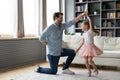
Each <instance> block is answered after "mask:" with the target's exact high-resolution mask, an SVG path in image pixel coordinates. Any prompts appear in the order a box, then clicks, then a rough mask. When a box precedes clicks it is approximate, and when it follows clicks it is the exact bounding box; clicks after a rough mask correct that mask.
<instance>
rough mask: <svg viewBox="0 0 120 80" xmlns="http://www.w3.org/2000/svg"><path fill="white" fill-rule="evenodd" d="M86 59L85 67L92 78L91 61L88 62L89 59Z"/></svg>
mask: <svg viewBox="0 0 120 80" xmlns="http://www.w3.org/2000/svg"><path fill="white" fill-rule="evenodd" d="M84 59H85V65H86V68H87V69H88V71H89V72H88V76H89V77H90V76H91V69H90V65H89V61H88V57H84Z"/></svg>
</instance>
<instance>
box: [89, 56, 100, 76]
mask: <svg viewBox="0 0 120 80" xmlns="http://www.w3.org/2000/svg"><path fill="white" fill-rule="evenodd" d="M89 62H90V63H91V65H92V66H93V69H94V72H95V73H96V75H97V74H98V69H97V67H96V64H95V63H94V61H93V57H89Z"/></svg>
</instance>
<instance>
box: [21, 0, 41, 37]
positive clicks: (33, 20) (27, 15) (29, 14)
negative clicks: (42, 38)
mask: <svg viewBox="0 0 120 80" xmlns="http://www.w3.org/2000/svg"><path fill="white" fill-rule="evenodd" d="M23 18H24V30H25V35H34V36H36V35H38V29H39V28H38V27H39V25H38V24H39V0H23Z"/></svg>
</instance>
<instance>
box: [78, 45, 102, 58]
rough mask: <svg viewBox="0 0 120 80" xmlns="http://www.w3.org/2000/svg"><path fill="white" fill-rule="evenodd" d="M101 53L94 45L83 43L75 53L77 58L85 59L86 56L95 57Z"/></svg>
mask: <svg viewBox="0 0 120 80" xmlns="http://www.w3.org/2000/svg"><path fill="white" fill-rule="evenodd" d="M102 53H103V51H102V50H101V49H99V48H98V47H97V46H95V44H92V43H91V44H90V43H85V44H84V45H83V47H82V49H80V50H79V51H78V53H77V55H78V56H81V57H86V56H97V55H100V54H102Z"/></svg>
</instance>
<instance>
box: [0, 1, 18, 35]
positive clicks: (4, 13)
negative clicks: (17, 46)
mask: <svg viewBox="0 0 120 80" xmlns="http://www.w3.org/2000/svg"><path fill="white" fill-rule="evenodd" d="M16 26H17V0H0V35H1V37H2V36H3V35H4V36H13V35H14V32H15V27H16Z"/></svg>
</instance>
